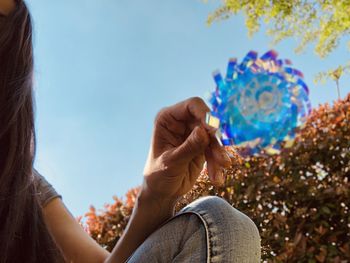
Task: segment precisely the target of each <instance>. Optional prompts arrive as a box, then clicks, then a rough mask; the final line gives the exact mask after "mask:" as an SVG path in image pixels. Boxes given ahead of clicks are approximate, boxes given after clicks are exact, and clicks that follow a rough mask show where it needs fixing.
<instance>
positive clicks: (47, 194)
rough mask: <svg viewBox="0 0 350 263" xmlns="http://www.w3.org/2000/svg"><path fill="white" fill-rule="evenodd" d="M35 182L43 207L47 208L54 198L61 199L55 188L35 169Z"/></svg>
mask: <svg viewBox="0 0 350 263" xmlns="http://www.w3.org/2000/svg"><path fill="white" fill-rule="evenodd" d="M33 174H34V180H35V183H36V189H37V194H38V199H39V201H40V204H41V206H42V207H45V206H46V205H47V204H48V203H49V202H50V201H51V200H53V199H54V198H57V197H58V198H61V199H62V196H61V195H59V194H58V193H57V192H56V190H55V188H53V186H52V185H51V184H50V183H49V182H48V181H47V180H46V179H45V177H43V176H42V175H41V174H39V172H38V171H37V170H35V169H33Z"/></svg>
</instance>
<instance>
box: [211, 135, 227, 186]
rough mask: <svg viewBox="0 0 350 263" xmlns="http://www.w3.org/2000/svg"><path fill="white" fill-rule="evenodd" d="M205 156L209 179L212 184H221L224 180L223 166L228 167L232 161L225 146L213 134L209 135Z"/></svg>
mask: <svg viewBox="0 0 350 263" xmlns="http://www.w3.org/2000/svg"><path fill="white" fill-rule="evenodd" d="M205 158H206V161H207V170H208V175H209V179H210V181H211V182H212V183H213V184H214V185H222V184H223V183H224V181H225V178H224V173H223V171H224V168H228V167H230V166H231V165H232V161H231V158H230V157H229V155H228V153H227V152H226V150H225V148H224V147H222V146H221V145H220V144H219V143H218V141H217V139H216V138H215V137H214V136H213V135H211V136H210V145H209V147H208V148H207V150H206V153H205Z"/></svg>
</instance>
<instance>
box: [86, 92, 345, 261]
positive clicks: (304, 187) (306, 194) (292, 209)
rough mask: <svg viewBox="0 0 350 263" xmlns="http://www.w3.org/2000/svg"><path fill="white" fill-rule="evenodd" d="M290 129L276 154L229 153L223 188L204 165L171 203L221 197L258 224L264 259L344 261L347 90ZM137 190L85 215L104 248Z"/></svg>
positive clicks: (113, 238) (115, 236)
mask: <svg viewBox="0 0 350 263" xmlns="http://www.w3.org/2000/svg"><path fill="white" fill-rule="evenodd" d="M297 134H298V135H297V137H296V139H295V141H294V143H293V145H284V148H283V150H282V151H281V153H280V154H276V155H272V156H271V155H261V156H253V157H252V156H251V157H239V156H238V155H236V154H235V152H234V151H232V153H233V154H234V158H233V160H234V164H233V165H232V167H231V168H230V169H228V170H227V171H226V175H227V177H226V182H225V184H224V186H222V187H214V186H212V185H211V184H210V182H209V181H208V179H207V176H206V171H205V170H204V171H203V173H202V175H201V176H200V177H199V179H198V181H197V183H196V185H195V186H194V188H193V189H192V190H191V191H190V192H189V193H188V194H186V195H185V196H184V197H183V198H182V200H180V201H179V203H178V206H177V209H181V208H182V207H183V206H185V205H186V204H188V203H190V202H191V201H193V200H195V199H197V198H199V197H201V196H205V195H217V196H221V197H222V198H224V199H226V200H227V201H228V202H229V203H230V204H232V206H234V207H236V208H237V209H239V210H241V211H242V212H244V213H245V214H247V215H248V216H249V217H250V218H252V220H253V221H254V222H255V223H256V225H257V226H258V228H259V230H260V234H261V238H262V246H263V260H264V261H266V262H310V263H311V262H349V261H350V213H349V208H350V94H349V95H348V97H347V98H346V99H345V100H342V101H337V102H335V103H334V105H333V106H330V105H328V104H325V105H321V106H319V107H318V109H315V110H313V112H312V114H311V115H310V117H309V118H308V120H307V122H306V124H305V125H304V127H303V128H302V129H300V130H299V131H298V133H297ZM137 191H138V189H132V190H130V191H129V192H128V193H127V195H126V199H125V200H121V199H118V198H115V202H114V203H113V204H111V205H106V207H105V209H104V210H102V211H101V212H100V213H96V210H95V209H94V208H93V207H91V209H90V212H89V213H87V214H86V228H87V231H88V232H89V233H90V235H91V236H92V237H93V238H94V239H95V240H96V241H97V242H98V243H99V244H101V245H102V246H103V247H105V248H107V249H108V250H111V249H112V248H113V246H114V245H115V243H116V241H117V240H118V238H119V237H120V235H121V234H122V231H123V229H124V228H125V226H126V224H127V221H128V218H129V216H130V214H131V211H132V208H133V205H134V201H135V198H136V196H137Z"/></svg>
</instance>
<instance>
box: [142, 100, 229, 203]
mask: <svg viewBox="0 0 350 263" xmlns="http://www.w3.org/2000/svg"><path fill="white" fill-rule="evenodd" d="M209 111H210V110H209V108H208V107H207V105H206V104H205V103H204V101H203V100H202V99H200V98H191V99H189V100H186V101H183V102H180V103H178V104H176V105H174V106H171V107H168V108H165V109H163V110H162V111H160V112H159V114H158V116H157V117H156V120H155V127H154V133H153V138H152V142H151V148H150V152H149V156H148V160H147V163H146V166H145V169H144V183H143V187H142V190H141V196H142V195H143V196H146V199H152V200H156V201H161V202H163V201H164V202H167V201H169V202H170V203H172V202H173V203H174V202H176V200H177V199H178V198H179V197H180V196H182V195H183V194H185V193H187V192H188V191H189V190H190V189H191V188H192V187H193V185H194V183H195V181H196V179H197V177H198V176H199V174H200V172H201V170H202V169H203V164H204V162H205V160H206V161H207V168H208V172H209V177H210V179H211V181H212V182H213V183H214V184H222V183H223V180H224V178H223V173H222V170H223V168H225V167H227V166H229V165H230V164H231V160H230V158H229V156H228V154H227V153H226V151H225V149H224V148H223V147H221V146H220V145H219V144H218V142H217V140H216V138H215V137H214V136H213V134H214V133H215V130H213V128H211V127H210V126H208V125H207V124H206V123H205V116H206V113H207V112H209Z"/></svg>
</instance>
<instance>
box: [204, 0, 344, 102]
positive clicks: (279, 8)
mask: <svg viewBox="0 0 350 263" xmlns="http://www.w3.org/2000/svg"><path fill="white" fill-rule="evenodd" d="M221 2H222V4H221V6H220V7H219V8H217V9H216V10H215V11H214V12H213V13H212V14H210V15H209V17H208V21H207V22H208V24H212V23H213V22H216V21H220V20H225V19H229V18H230V17H231V16H233V15H237V14H238V13H242V14H243V15H244V17H245V24H246V26H247V28H248V32H249V35H250V36H252V35H253V34H254V33H256V32H257V31H259V29H260V27H261V24H262V23H264V24H265V25H266V26H267V34H268V35H269V36H271V37H272V39H273V41H272V43H273V44H277V43H279V42H281V41H282V40H284V39H287V38H294V39H295V40H296V42H297V43H298V44H297V46H296V47H295V52H296V53H300V52H302V51H303V50H305V48H306V47H307V46H308V45H314V51H315V53H316V54H317V55H318V56H320V57H321V58H325V57H327V56H328V55H329V54H330V53H332V51H334V50H335V49H336V48H337V47H338V46H339V44H340V42H341V41H342V40H344V41H347V47H348V49H349V50H350V40H349V33H350V15H349V14H350V1H349V0H292V1H290V0H278V1H277V0H272V1H271V0H223V1H221ZM349 73H350V61H349V62H348V63H346V64H344V65H335V68H331V69H329V70H327V71H324V72H319V74H317V75H316V76H315V82H316V83H318V82H321V83H323V82H325V80H327V79H333V80H334V81H335V82H336V85H337V92H338V98H340V91H339V90H340V89H339V79H340V78H341V76H342V75H343V74H349Z"/></svg>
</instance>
